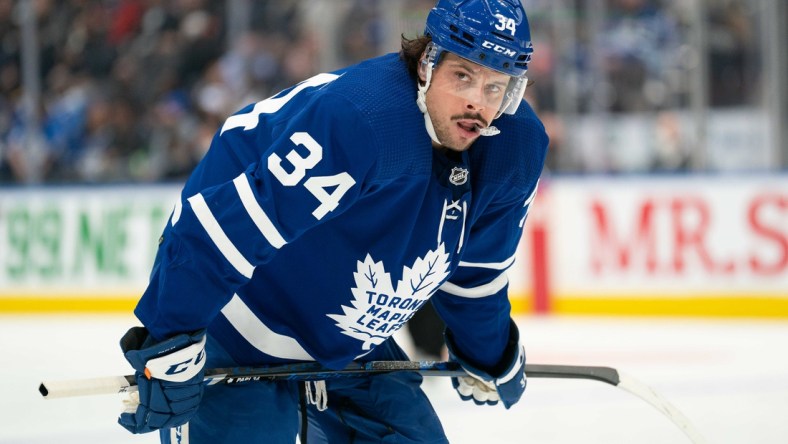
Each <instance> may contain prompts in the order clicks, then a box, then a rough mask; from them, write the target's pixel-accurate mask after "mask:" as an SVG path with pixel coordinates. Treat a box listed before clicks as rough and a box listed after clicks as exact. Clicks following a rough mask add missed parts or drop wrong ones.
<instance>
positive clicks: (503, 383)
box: [446, 322, 525, 409]
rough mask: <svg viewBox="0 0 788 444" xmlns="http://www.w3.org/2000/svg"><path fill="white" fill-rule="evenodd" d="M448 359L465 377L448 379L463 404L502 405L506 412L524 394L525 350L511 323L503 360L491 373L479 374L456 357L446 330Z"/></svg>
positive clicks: (462, 359)
mask: <svg viewBox="0 0 788 444" xmlns="http://www.w3.org/2000/svg"><path fill="white" fill-rule="evenodd" d="M446 345H447V347H448V349H449V358H450V359H451V360H453V361H456V362H458V363H459V364H460V365H461V366H462V368H463V370H465V372H466V373H468V376H460V377H455V378H451V383H452V385H453V386H454V388H455V389H456V390H457V393H459V394H460V398H462V399H463V400H465V401H470V400H473V402H474V403H476V404H477V405H484V404H488V405H495V404H498V401H499V400H500V401H502V402H503V405H504V407H506V408H507V409H508V408H510V407H511V406H513V405H514V404H515V403H516V402H517V401H519V400H520V397H521V396H523V392H524V391H525V349H524V348H523V346H522V345H520V333H519V331H518V330H517V326H516V325H515V324H514V322H511V324H510V326H509V342H508V344H507V345H506V349H505V350H504V353H503V359H501V363H500V364H499V365H498V369H499V370H496V371H494V372H492V373H491V372H487V371H484V370H481V369H479V368H477V367H475V366H474V365H472V364H470V363H469V362H468V360H467V359H465V358H464V357H462V356H460V355H459V352H458V350H457V346H456V345H455V344H454V339H453V337H452V333H451V331H449V330H446Z"/></svg>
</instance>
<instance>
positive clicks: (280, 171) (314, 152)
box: [268, 132, 323, 187]
mask: <svg viewBox="0 0 788 444" xmlns="http://www.w3.org/2000/svg"><path fill="white" fill-rule="evenodd" d="M290 140H291V141H292V142H293V143H295V144H296V145H302V146H304V147H305V148H306V149H307V150H308V151H309V155H308V156H306V157H301V155H300V154H298V152H297V151H296V150H291V151H290V152H289V153H287V155H286V156H285V158H286V159H287V160H289V161H290V163H291V164H292V165H293V167H294V168H293V172H291V173H288V172H287V171H285V169H284V168H282V158H281V157H279V155H278V154H276V153H273V154H271V155H270V156H268V170H269V171H271V173H273V174H274V177H276V178H277V179H279V182H282V185H284V186H286V187H292V186H296V185H298V182H301V179H303V178H304V176H305V175H306V170H310V169H312V168H314V167H315V165H317V163H318V162H320V161H321V160H322V159H323V147H322V146H320V144H319V143H317V142H316V141H315V139H313V138H312V136H310V135H309V134H307V133H300V132H299V133H293V135H292V136H290Z"/></svg>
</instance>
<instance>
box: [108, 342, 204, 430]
mask: <svg viewBox="0 0 788 444" xmlns="http://www.w3.org/2000/svg"><path fill="white" fill-rule="evenodd" d="M120 348H121V350H123V354H124V356H125V357H126V359H127V360H128V361H129V363H130V364H131V366H132V367H134V370H135V377H136V379H137V387H138V388H139V392H138V394H139V404H138V405H137V404H136V403H134V405H131V406H130V407H127V409H126V411H125V412H124V413H121V414H120V417H119V418H118V423H119V424H120V425H122V426H123V427H125V428H126V429H127V430H128V431H130V432H131V433H147V432H151V431H154V430H158V429H165V428H170V427H175V426H179V425H182V424H185V423H186V422H188V421H189V419H190V418H191V417H192V416H193V415H194V413H195V412H196V411H197V407H198V406H199V405H200V400H201V399H202V393H203V376H204V374H205V371H204V369H203V367H204V366H205V330H200V331H198V332H196V333H193V334H190V335H187V334H181V335H178V336H175V337H173V338H170V339H168V340H166V341H163V342H159V343H156V342H155V341H154V340H153V338H151V337H150V335H149V333H148V330H146V329H145V328H144V327H133V328H131V329H130V330H129V331H128V332H126V334H125V335H123V338H122V339H121V340H120Z"/></svg>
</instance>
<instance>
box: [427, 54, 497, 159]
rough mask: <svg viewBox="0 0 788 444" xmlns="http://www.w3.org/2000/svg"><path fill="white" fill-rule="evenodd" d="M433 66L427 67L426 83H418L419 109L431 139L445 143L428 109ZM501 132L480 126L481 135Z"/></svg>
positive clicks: (431, 64) (491, 127) (493, 128)
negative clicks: (439, 136) (428, 92)
mask: <svg viewBox="0 0 788 444" xmlns="http://www.w3.org/2000/svg"><path fill="white" fill-rule="evenodd" d="M432 68H433V63H432V62H430V63H429V64H427V66H426V69H425V71H426V72H425V76H426V80H425V81H424V85H422V84H421V83H418V84H417V85H416V86H417V88H418V94H417V96H416V104H417V105H418V106H419V110H421V112H422V114H424V126H425V127H426V128H427V134H429V135H430V139H432V141H433V142H435V143H436V144H438V145H443V144H442V143H441V141H440V140H438V136H437V134H435V127H434V126H433V125H432V118H431V117H430V112H429V111H428V110H427V90H428V89H429V88H430V82H431V81H432ZM500 133H501V130H499V129H498V128H496V127H494V126H492V125H491V126H488V127H487V128H479V135H480V136H495V135H498V134H500Z"/></svg>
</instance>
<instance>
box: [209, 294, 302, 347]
mask: <svg viewBox="0 0 788 444" xmlns="http://www.w3.org/2000/svg"><path fill="white" fill-rule="evenodd" d="M222 314H223V315H224V317H225V318H227V320H228V321H229V322H230V324H231V325H232V326H233V328H235V329H236V330H237V331H238V333H240V334H241V336H243V337H244V339H246V340H247V341H248V342H249V343H250V344H252V346H253V347H254V348H256V349H258V350H260V351H261V352H263V353H265V354H267V355H270V356H274V357H277V358H283V359H296V360H299V361H314V360H315V358H313V357H312V356H311V355H310V354H309V353H307V352H306V350H304V348H303V347H301V344H299V343H298V341H296V340H295V339H293V338H291V337H290V336H285V335H280V334H279V333H275V332H274V331H272V330H271V329H270V328H268V326H267V325H265V324H263V321H261V320H260V318H258V317H257V316H255V314H254V312H252V310H251V309H250V308H249V307H248V306H247V305H246V304H245V303H244V301H242V300H241V298H240V297H238V295H237V294H234V295H233V298H232V299H230V302H228V303H227V305H225V306H224V308H222Z"/></svg>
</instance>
